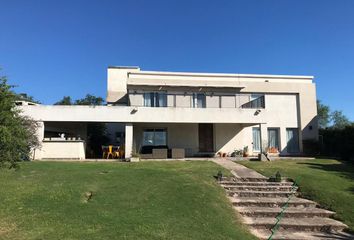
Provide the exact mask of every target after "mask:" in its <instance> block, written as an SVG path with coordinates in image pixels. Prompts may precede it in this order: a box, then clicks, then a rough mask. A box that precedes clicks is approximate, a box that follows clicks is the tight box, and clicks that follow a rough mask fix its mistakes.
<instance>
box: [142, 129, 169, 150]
mask: <svg viewBox="0 0 354 240" xmlns="http://www.w3.org/2000/svg"><path fill="white" fill-rule="evenodd" d="M148 130H152V131H149V132H153V143H152V144H151V145H150V144H145V138H144V134H145V132H148ZM156 130H162V131H161V132H165V138H166V139H165V143H166V144H165V145H161V144H159V145H156V144H155V142H156V136H155V133H156V132H160V131H156ZM142 135H143V136H142V146H168V131H167V128H144V129H143V134H142Z"/></svg>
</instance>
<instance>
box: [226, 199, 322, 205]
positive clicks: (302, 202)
mask: <svg viewBox="0 0 354 240" xmlns="http://www.w3.org/2000/svg"><path fill="white" fill-rule="evenodd" d="M230 201H231V202H232V204H233V205H234V206H239V207H247V206H248V207H283V206H284V204H285V203H286V202H287V201H288V198H279V197H278V198H264V197H230ZM316 205H317V204H316V203H315V202H313V201H310V200H307V199H303V198H297V197H292V198H291V199H290V200H289V202H288V206H289V207H316Z"/></svg>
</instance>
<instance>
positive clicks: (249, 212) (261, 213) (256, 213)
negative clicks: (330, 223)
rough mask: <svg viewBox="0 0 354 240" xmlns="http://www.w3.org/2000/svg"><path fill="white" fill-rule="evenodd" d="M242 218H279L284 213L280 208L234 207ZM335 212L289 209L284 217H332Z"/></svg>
mask: <svg viewBox="0 0 354 240" xmlns="http://www.w3.org/2000/svg"><path fill="white" fill-rule="evenodd" d="M234 208H235V209H236V210H237V211H238V212H239V213H240V214H241V215H242V216H248V217H273V218H275V217H277V216H278V215H279V213H280V212H281V211H282V209H281V208H280V207H234ZM333 215H334V212H331V211H327V210H324V209H320V208H299V207H297V208H295V207H288V208H287V209H285V211H284V212H283V217H294V218H296V217H300V218H302V217H330V216H333Z"/></svg>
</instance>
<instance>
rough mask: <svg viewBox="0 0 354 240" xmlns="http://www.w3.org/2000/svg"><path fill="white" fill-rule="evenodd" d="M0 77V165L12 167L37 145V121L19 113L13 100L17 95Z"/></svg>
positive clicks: (5, 80)
mask: <svg viewBox="0 0 354 240" xmlns="http://www.w3.org/2000/svg"><path fill="white" fill-rule="evenodd" d="M12 88H13V86H10V85H8V84H7V79H6V77H0V167H2V168H3V167H7V168H14V167H17V166H18V164H17V162H19V161H23V160H28V159H29V158H30V153H31V149H32V148H34V147H38V146H39V142H38V139H37V136H36V131H37V123H36V122H35V121H34V120H32V119H30V118H29V117H24V116H22V115H21V114H20V110H19V109H18V108H17V107H16V105H15V101H16V100H18V95H17V94H16V93H14V92H13V91H12Z"/></svg>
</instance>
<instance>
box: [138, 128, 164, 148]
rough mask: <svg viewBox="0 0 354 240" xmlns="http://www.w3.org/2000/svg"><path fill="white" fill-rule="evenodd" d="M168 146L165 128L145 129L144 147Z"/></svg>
mask: <svg viewBox="0 0 354 240" xmlns="http://www.w3.org/2000/svg"><path fill="white" fill-rule="evenodd" d="M146 145H151V146H161V145H163V146H165V145H167V131H166V129H164V128H153V129H145V130H144V132H143V146H146Z"/></svg>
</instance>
